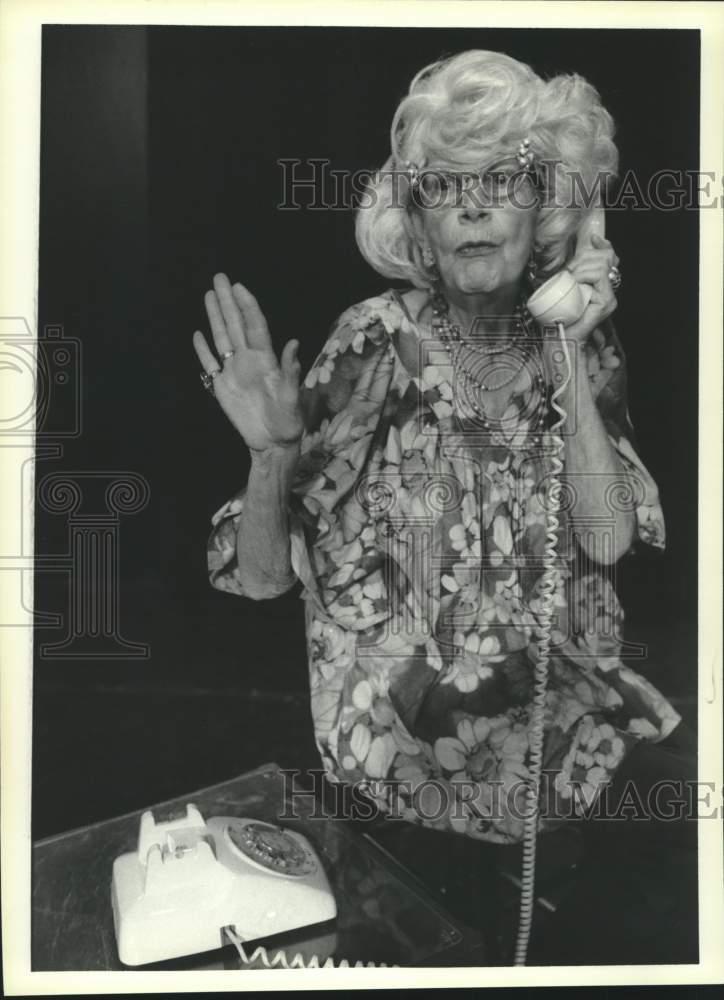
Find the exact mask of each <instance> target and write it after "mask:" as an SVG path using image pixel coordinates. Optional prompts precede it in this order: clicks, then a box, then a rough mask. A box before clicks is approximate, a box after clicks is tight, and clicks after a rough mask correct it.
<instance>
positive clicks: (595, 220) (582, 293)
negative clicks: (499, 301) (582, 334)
mask: <svg viewBox="0 0 724 1000" xmlns="http://www.w3.org/2000/svg"><path fill="white" fill-rule="evenodd" d="M604 230H605V216H604V211H603V208H600V207H597V208H594V209H592V211H591V213H590V214H589V215H588V216H587V217H586V219H585V220H584V221H583V223H582V225H581V227H580V229H579V231H578V237H577V241H576V245H577V246H579V247H581V246H582V247H588V246H591V236H592V235H593V234H594V233H596V234H597V235H598V236H603V235H604ZM592 294H593V286H592V285H587V284H579V283H578V282H577V281H576V279H575V278H574V277H573V275H572V274H571V272H570V271H567V270H565V269H564V270H562V271H559V272H558V273H557V274H554V275H553V277H552V278H549V279H548V280H547V281H544V282H543V284H542V285H541V286H540V288H537V289H536V290H535V292H533V294H532V295H531V297H530V298H529V299H528V302H527V303H526V305H527V308H528V311H529V312H530V314H531V316H532V317H533V319H535V320H537V322H538V323H540V324H541V325H543V326H545V325H553V324H558V323H562V324H563V325H564V326H570V325H571V324H572V323H575V322H576V320H579V319H580V318H581V316H582V315H583V313H584V312H585V311H586V308H587V306H588V303H589V302H590V301H591V295H592Z"/></svg>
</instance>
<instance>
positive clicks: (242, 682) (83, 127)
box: [33, 26, 699, 837]
mask: <svg viewBox="0 0 724 1000" xmlns="http://www.w3.org/2000/svg"><path fill="white" fill-rule="evenodd" d="M470 48H481V49H495V50H501V51H505V52H507V53H508V54H510V55H512V56H514V57H515V58H518V59H521V60H523V61H525V62H529V63H530V64H531V65H532V66H533V68H534V69H535V70H536V71H537V72H538V73H539V74H540V75H542V76H549V75H553V74H556V73H560V72H579V73H581V74H582V75H583V76H585V77H586V78H587V79H588V80H590V81H591V82H592V83H593V84H594V85H595V86H596V87H597V88H598V89H599V91H600V93H601V95H602V99H603V102H604V104H605V106H606V107H607V108H608V109H609V110H610V112H611V113H612V115H613V117H614V119H615V121H616V123H617V142H618V145H619V149H620V157H621V170H622V173H623V172H625V171H626V170H629V169H631V170H634V171H636V172H637V174H638V175H639V176H640V177H642V178H644V180H645V179H647V178H648V177H650V176H651V175H652V174H653V173H654V172H655V171H656V170H658V169H662V168H669V169H672V170H677V169H678V170H686V169H688V170H696V169H697V168H698V166H699V164H698V143H699V137H698V121H699V112H698V96H699V95H698V88H699V65H698V59H699V39H698V33H697V32H693V31H651V30H646V31H623V30H621V31H614V30H554V31H553V30H543V29H534V30H533V29H525V30H508V29H505V30H499V29H496V30H487V31H486V30H471V29H450V30H439V29H397V28H395V29H392V28H385V29H369V28H368V29H346V28H344V29H343V28H303V29H286V28H254V29H247V28H223V29H219V28H171V27H161V28H148V29H146V28H143V27H95V26H93V27H85V26H80V27H76V26H74V27H66V26H52V27H45V28H44V29H43V62H42V124H41V197H40V274H39V294H40V300H39V326H40V327H41V328H42V327H43V326H45V325H48V324H57V325H62V327H63V328H64V331H65V334H66V336H69V337H77V338H79V340H80V342H81V347H82V359H83V374H82V380H81V386H80V388H81V393H82V404H83V423H82V434H81V435H80V436H79V437H77V438H75V439H72V440H68V441H66V442H65V443H64V451H63V455H62V457H61V458H58V459H53V460H39V461H38V463H37V470H36V479H40V478H41V477H42V476H43V475H45V474H47V473H50V472H56V471H64V472H68V473H69V474H72V473H73V472H76V473H77V472H79V471H90V470H101V469H105V470H129V471H133V472H135V473H137V474H139V475H141V476H143V477H145V479H146V480H147V482H148V484H149V487H150V500H149V503H148V505H147V506H146V507H145V508H144V509H143V510H142V511H140V512H139V513H137V514H134V515H132V516H131V515H129V516H128V517H126V518H123V519H122V523H121V529H120V530H121V545H120V573H121V588H120V616H121V618H120V623H121V632H122V634H123V636H124V638H126V639H128V640H130V641H133V642H141V643H148V644H149V646H150V657H149V658H147V659H143V660H138V661H133V660H125V661H124V660H116V661H110V660H100V659H99V660H97V661H87V662H73V661H72V660H71V661H63V660H55V661H53V660H47V659H45V658H43V657H42V656H41V655H40V653H39V644H40V643H42V642H52V641H57V640H58V639H59V638H60V637H61V636H62V630H61V631H58V630H52V629H48V628H38V629H37V630H36V657H35V660H36V662H35V685H34V740H33V744H34V745H33V760H34V770H33V836H34V837H40V836H44V835H47V834H49V833H52V832H57V831H60V830H64V829H69V828H71V827H74V826H79V825H82V824H84V823H87V822H92V821H95V820H99V819H102V818H105V817H108V816H112V815H116V814H119V813H122V812H124V811H128V810H131V809H135V808H139V807H141V806H145V805H148V804H150V803H153V802H155V801H159V800H161V799H163V798H167V797H171V796H174V795H179V794H182V793H184V792H186V791H189V792H191V791H193V790H194V789H195V788H198V787H200V786H202V785H205V784H211V783H213V782H216V781H221V780H223V779H225V778H228V777H231V776H233V775H235V774H238V773H240V772H242V771H245V770H247V769H250V768H251V767H254V766H256V765H257V764H260V763H262V762H264V761H268V760H276V761H277V762H278V763H280V764H281V765H282V766H289V767H293V766H299V767H302V766H311V767H315V766H317V765H318V758H317V755H316V751H315V748H314V743H313V734H312V728H311V719H310V717H309V709H308V703H307V698H306V693H307V665H306V657H305V651H304V633H303V622H302V610H303V609H302V603H301V601H300V600H299V597H298V594H299V591H298V590H295V591H293V592H291V593H290V594H288V595H286V596H285V597H282V598H279V599H277V600H276V601H269V602H252V601H247V600H245V599H241V598H237V597H233V596H230V595H226V594H222V593H220V592H218V591H214V590H212V588H211V587H210V585H209V583H208V579H207V574H206V550H205V546H206V539H207V536H208V533H209V521H210V517H211V514H212V513H213V512H214V511H215V510H216V509H218V507H220V506H221V504H222V503H223V502H224V501H225V500H226V499H227V498H228V497H229V496H231V495H232V494H233V493H235V492H236V491H237V490H238V488H239V487H240V486H241V485H242V484H243V483H244V481H245V478H246V474H247V468H248V463H247V457H246V451H245V447H244V445H243V442H242V441H241V439H240V438H239V437H238V435H237V434H236V432H235V431H233V429H232V428H231V426H230V425H229V424H228V423H227V421H226V419H225V418H224V416H223V414H222V413H221V412H220V410H219V409H218V406H217V404H216V403H215V402H214V400H213V399H212V398H211V397H210V396H209V395H208V394H206V393H204V392H203V390H202V388H201V386H200V382H199V378H198V369H199V365H198V362H197V359H196V356H195V353H194V351H193V348H192V346H191V335H192V333H193V330H194V329H196V328H197V327H200V328H201V329H203V330H204V331H205V332H206V324H205V312H204V309H203V295H204V292H205V291H206V290H207V288H209V287H210V282H211V278H212V276H213V274H214V273H216V272H217V271H225V272H227V273H228V274H229V276H230V277H231V278H232V280H237V279H238V280H241V281H243V282H244V284H246V285H247V286H248V287H250V288H251V289H252V291H254V293H255V294H256V295H257V297H258V299H259V301H260V303H261V305H262V308H263V309H264V310H265V312H266V315H267V318H268V320H269V323H270V327H271V330H272V334H273V337H274V341H275V344H276V345H277V346H278V347H281V345H282V344H283V343H284V342H285V341H286V340H288V339H289V338H290V337H292V336H294V337H298V338H299V339H300V341H301V344H302V347H301V351H300V355H301V360H302V363H303V367H304V368H305V369H306V368H307V367H308V365H309V364H311V362H312V361H313V359H314V357H315V356H316V354H317V352H318V350H319V348H320V347H321V344H322V342H323V340H324V338H325V337H326V334H327V332H328V330H329V327H330V325H331V323H332V321H333V320H334V318H335V317H336V316H337V315H338V314H339V313H340V312H341V311H342V310H343V309H344V308H346V307H347V306H348V305H350V304H351V303H353V302H356V301H359V300H361V299H364V298H365V297H367V296H369V295H372V294H376V293H379V292H381V291H382V290H384V289H385V288H386V287H387V286H388V282H387V281H386V280H385V279H384V278H381V277H380V276H378V275H376V274H375V273H374V272H373V271H372V270H371V269H370V268H369V267H368V266H367V265H366V264H365V262H364V261H363V260H362V258H361V256H360V255H359V253H358V251H357V249H356V246H355V243H354V235H353V228H354V219H353V213H352V212H351V211H308V210H300V211H279V210H278V209H277V207H276V206H277V204H278V203H279V202H280V201H281V200H282V197H283V186H282V171H281V168H280V167H279V166H278V165H277V160H278V159H279V158H281V157H297V158H299V159H301V160H303V161H304V160H305V159H307V158H312V157H316V158H328V159H329V160H330V161H331V164H330V166H331V167H332V168H334V169H349V170H357V169H360V168H374V167H377V166H379V165H380V164H381V163H382V162H383V161H384V159H385V158H386V156H387V149H388V142H389V140H388V130H389V124H390V121H391V118H392V114H393V112H394V109H395V107H396V105H397V103H398V101H399V100H400V98H401V97H402V96H403V95H404V93H405V92H406V89H407V86H408V84H409V81H410V79H411V77H412V76H413V74H414V73H415V72H417V71H418V70H419V69H420V68H421V67H422V66H424V65H425V64H427V63H429V62H431V61H433V60H434V59H436V58H439V57H440V56H442V55H445V54H452V53H456V52H459V51H463V50H465V49H470ZM607 235H608V236H609V238H610V239H611V240H612V242H613V244H614V246H615V247H616V250H617V252H618V253H619V255H620V257H621V261H622V264H621V268H622V272H623V275H624V284H623V286H622V289H621V292H620V295H619V308H618V310H617V313H616V316H615V321H616V324H617V328H618V332H619V335H620V337H621V340H622V342H623V345H624V349H625V351H626V353H627V357H628V364H629V380H630V381H629V404H630V412H631V416H632V418H633V422H634V425H635V427H636V430H637V435H638V443H639V448H640V453H641V455H642V457H643V459H644V461H645V463H646V464H647V466H648V467H649V469H650V471H651V472H652V474H653V476H654V478H655V479H656V481H657V482H658V484H659V486H660V489H661V495H662V500H663V505H664V512H665V515H666V519H667V529H668V547H667V551H666V553H664V554H661V553H658V552H655V551H653V550H647V549H646V547H643V548H642V549H641V550H640V551H639V552H638V553H637V554H636V555H635V556H632V557H630V558H629V557H626V558H625V559H624V560H623V561H622V562H621V563H620V564H619V565H618V566H617V568H616V571H617V589H618V592H619V595H620V597H621V600H622V603H623V605H624V607H625V609H626V612H627V618H628V630H627V637H628V638H629V639H631V640H634V641H637V642H644V643H646V644H647V646H648V650H649V652H648V656H647V659H646V660H645V661H644V662H641V661H632V666H634V668H635V669H639V670H641V671H642V672H644V673H646V675H647V676H649V677H650V678H651V679H652V680H653V681H654V683H656V684H657V685H658V686H659V687H660V688H661V689H662V690H663V691H664V693H666V694H667V695H669V696H670V697H671V698H672V700H673V701H674V702H675V704H676V705H677V707H679V709H680V711H681V712H682V714H684V716H685V717H686V718H687V719H688V721H689V722H691V723H695V694H696V662H697V660H696V611H697V608H696V581H697V563H696V551H697V535H696V529H697V495H696V484H697V341H698V315H697V296H698V285H697V281H698V275H697V260H698V223H697V216H696V213H694V212H693V211H684V210H680V211H672V212H662V211H655V210H650V211H640V212H632V211H627V212H609V214H608V218H607ZM51 404H52V400H51ZM66 532H67V518H66V517H64V516H61V515H51V514H48V513H47V512H45V511H43V510H41V509H38V511H37V515H36V555H38V556H40V555H49V554H53V553H62V552H63V551H64V547H65V546H66V545H67V540H66ZM35 588H36V589H35V606H36V609H37V610H38V611H43V612H46V611H56V612H63V613H66V612H67V607H68V582H67V578H65V577H64V576H63V574H61V573H48V572H38V573H37V574H36V582H35Z"/></svg>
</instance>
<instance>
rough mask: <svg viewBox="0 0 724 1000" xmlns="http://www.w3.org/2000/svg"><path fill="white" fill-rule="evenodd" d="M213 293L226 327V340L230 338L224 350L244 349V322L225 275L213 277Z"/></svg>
mask: <svg viewBox="0 0 724 1000" xmlns="http://www.w3.org/2000/svg"><path fill="white" fill-rule="evenodd" d="M214 291H215V292H216V299H217V302H218V305H219V308H220V310H221V316H222V317H223V322H224V324H225V326H226V334H227V339H229V338H230V340H229V345H228V346H227V347H226V348H224V350H227V351H228V350H229V348H230V347H232V346H233V347H245V346H246V340H245V337H244V321H243V319H242V316H241V311H240V309H239V307H238V305H237V304H236V300H235V298H234V296H233V294H232V291H231V282H230V281H229V279H228V278H227V277H226V275H225V274H215V275H214ZM217 346H218V345H217ZM221 353H223V351H222V352H221Z"/></svg>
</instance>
